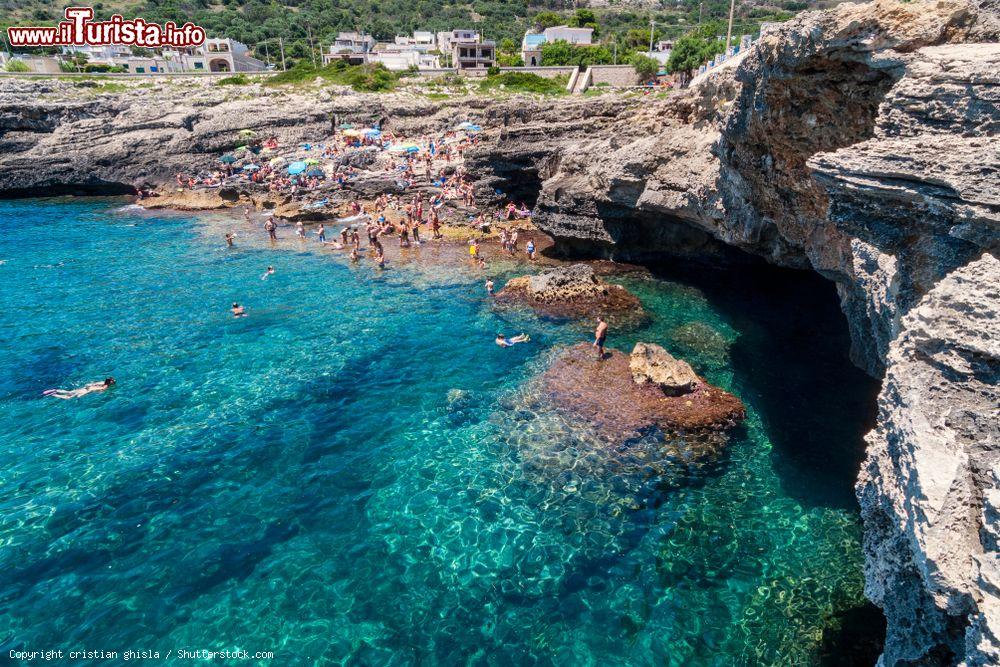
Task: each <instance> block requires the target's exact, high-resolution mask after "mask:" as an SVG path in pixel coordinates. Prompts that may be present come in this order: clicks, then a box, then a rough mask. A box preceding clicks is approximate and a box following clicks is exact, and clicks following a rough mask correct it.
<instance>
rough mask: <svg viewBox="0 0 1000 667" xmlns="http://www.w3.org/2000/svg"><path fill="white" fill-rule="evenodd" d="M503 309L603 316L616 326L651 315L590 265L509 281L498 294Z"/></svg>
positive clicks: (576, 316) (570, 316)
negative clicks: (526, 308) (600, 275)
mask: <svg viewBox="0 0 1000 667" xmlns="http://www.w3.org/2000/svg"><path fill="white" fill-rule="evenodd" d="M495 303H496V304H497V305H498V306H500V307H505V306H512V305H514V306H516V305H522V306H529V307H530V308H532V309H533V310H534V311H535V312H536V313H539V314H540V315H544V316H546V317H553V318H558V319H569V320H578V319H585V318H593V317H597V316H598V315H600V316H602V317H604V318H605V319H607V320H608V321H609V322H612V323H614V325H615V326H616V327H619V328H621V327H631V326H639V325H641V324H643V323H645V322H646V320H647V319H648V316H647V314H646V312H645V311H644V310H643V308H642V303H641V302H640V301H639V298H638V297H636V296H635V295H634V294H632V293H631V292H629V291H628V290H627V289H625V288H624V287H622V286H621V285H615V284H612V283H608V282H605V281H603V280H601V279H600V278H598V277H597V275H596V274H595V273H594V269H593V267H591V266H588V265H587V264H572V265H570V266H559V267H555V268H551V269H546V270H545V271H542V272H541V273H538V274H535V275H532V276H522V277H520V278H513V279H512V280H509V281H508V282H507V284H506V285H504V288H503V289H502V290H500V292H498V293H497V295H496V300H495Z"/></svg>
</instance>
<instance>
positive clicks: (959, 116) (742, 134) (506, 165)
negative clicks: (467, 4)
mask: <svg viewBox="0 0 1000 667" xmlns="http://www.w3.org/2000/svg"><path fill="white" fill-rule="evenodd" d="M997 12H998V8H997V6H996V3H995V0H981V2H979V3H975V2H969V1H966V0H940V1H938V2H899V1H889V0H878V1H877V2H874V3H870V4H867V5H841V6H839V7H837V8H836V9H833V10H830V11H827V12H820V13H809V14H805V15H801V16H800V17H799V18H797V19H795V20H793V21H790V22H789V23H787V24H785V25H784V26H783V27H782V28H781V30H780V31H778V32H776V33H774V34H771V35H769V36H767V37H766V38H764V39H763V40H761V41H760V42H759V43H758V44H757V45H756V46H755V47H754V49H753V50H752V52H750V53H748V54H747V56H746V57H745V58H744V59H743V61H742V62H741V63H740V64H739V66H737V67H734V68H728V69H726V70H725V71H723V72H720V73H719V74H718V75H715V76H709V77H705V78H704V81H703V82H702V83H701V84H700V85H699V86H697V87H696V88H694V89H692V90H690V91H686V92H683V93H680V94H671V95H665V96H662V97H661V96H656V95H650V96H644V97H629V96H601V97H594V98H573V99H540V98H526V97H510V98H499V99H488V98H480V97H453V98H450V99H447V100H444V101H432V100H430V99H428V98H427V97H425V96H421V95H412V94H394V95H382V96H361V95H356V94H353V93H350V92H347V91H344V90H342V89H336V88H328V87H327V88H315V89H311V90H293V92H286V91H284V90H282V89H273V88H266V87H262V86H259V85H253V86H242V87H236V88H227V87H221V86H216V85H214V84H212V83H211V82H206V81H203V80H192V81H190V82H185V83H176V82H172V81H157V82H153V83H146V84H129V85H128V89H127V90H125V91H115V92H111V91H107V90H103V89H102V88H101V87H100V86H98V85H95V84H92V83H84V82H76V83H71V82H64V81H55V80H45V81H31V82H26V81H24V80H18V79H10V78H2V79H0V196H20V195H43V194H49V193H58V192H84V193H88V192H89V193H95V192H97V193H113V192H125V191H129V190H131V189H132V188H133V187H134V186H135V185H146V184H156V183H159V182H164V181H169V180H170V179H171V178H172V177H173V175H174V174H175V173H176V172H178V171H191V170H194V169H197V168H204V167H209V166H212V165H214V164H215V159H216V158H217V157H218V155H219V153H221V152H223V151H226V150H229V149H231V148H233V147H234V146H236V145H237V143H239V139H238V135H237V131H238V130H240V129H246V128H249V129H255V130H258V131H259V132H261V133H267V134H270V133H272V132H273V133H276V134H278V136H279V138H280V139H281V140H282V141H283V142H286V143H287V142H301V141H317V140H322V138H323V137H325V136H326V134H327V132H328V130H329V128H330V124H331V122H354V123H368V122H371V121H374V120H379V119H383V120H385V121H386V122H387V124H388V126H389V127H390V128H395V129H398V130H401V131H403V132H405V133H407V134H419V133H422V132H424V131H428V130H431V129H435V130H437V129H441V128H444V127H448V126H450V125H452V124H454V123H455V122H456V121H458V120H466V119H468V120H472V121H474V122H477V123H479V124H481V125H483V126H484V127H485V129H486V131H485V132H484V141H483V142H482V144H481V145H480V146H479V147H477V148H476V149H473V150H471V151H470V152H469V153H468V154H467V156H466V157H467V159H466V162H467V166H468V168H469V170H470V172H471V173H472V174H474V175H475V176H476V177H477V178H478V179H479V182H478V194H479V196H480V198H481V199H482V200H484V201H488V200H490V199H499V198H500V197H513V198H514V199H516V200H524V201H526V202H527V203H528V204H529V205H535V206H536V216H535V217H536V221H537V222H538V224H539V225H540V226H542V227H543V229H545V230H546V231H547V232H549V233H550V234H551V235H552V236H553V237H554V238H555V239H556V243H557V245H556V248H557V249H558V250H561V251H562V252H563V253H565V254H577V255H580V254H585V255H589V256H603V257H611V258H616V259H632V260H647V259H649V260H655V259H658V258H662V257H667V256H671V255H685V256H688V257H694V258H699V259H702V260H705V259H708V260H709V261H712V262H734V263H735V265H738V263H739V262H740V261H745V257H747V256H749V255H756V256H758V257H762V258H764V259H766V260H767V261H770V262H773V263H776V264H781V265H784V266H790V267H797V268H802V269H811V270H814V271H817V272H819V273H821V274H822V275H824V276H826V277H827V278H829V279H830V280H832V281H834V282H835V283H836V285H837V288H838V291H839V294H840V297H841V303H842V308H843V311H844V314H845V317H846V319H847V321H848V323H849V326H850V328H851V332H852V338H853V351H852V352H853V356H854V359H855V360H856V362H857V363H858V364H859V365H861V366H862V367H864V368H866V369H868V371H869V372H870V373H872V374H873V375H876V376H882V375H883V374H884V377H885V384H884V388H883V391H882V394H881V396H880V399H879V408H880V419H879V424H878V428H877V429H876V430H875V431H874V432H873V433H872V434H871V435H870V437H869V443H870V448H869V456H868V460H867V461H866V463H865V466H864V468H863V470H862V474H861V478H860V481H859V484H858V497H859V499H860V501H861V506H862V514H863V517H864V519H865V526H866V538H865V549H866V553H867V568H866V575H867V582H868V595H869V596H870V597H871V599H872V600H873V601H875V602H876V603H877V604H879V605H880V606H881V607H882V608H883V610H884V611H885V614H886V618H887V620H888V628H889V629H888V638H887V643H886V647H885V654H884V656H883V663H884V664H885V665H907V664H959V663H963V664H969V665H979V664H995V663H996V662H997V661H998V659H1000V658H998V656H1000V640H998V637H1000V573H998V571H997V568H998V565H997V563H998V559H1000V553H998V548H997V546H998V545H997V540H998V536H1000V514H998V510H997V506H998V503H1000V491H998V476H1000V455H998V454H997V450H998V448H1000V438H998V432H997V423H998V415H997V412H996V409H997V404H998V400H997V399H998V396H997V389H996V387H997V378H998V377H1000V350H998V346H1000V342H998V341H1000V327H998V324H997V313H998V312H1000V294H998V291H997V290H998V288H997V285H998V284H1000V269H998V262H997V260H996V259H995V258H996V257H997V256H998V255H1000V148H998V146H1000V143H998V141H997V139H996V135H997V132H998V129H1000V44H998V43H997V41H998V35H1000V17H998V14H997ZM498 191H499V192H500V193H502V194H497V192H498Z"/></svg>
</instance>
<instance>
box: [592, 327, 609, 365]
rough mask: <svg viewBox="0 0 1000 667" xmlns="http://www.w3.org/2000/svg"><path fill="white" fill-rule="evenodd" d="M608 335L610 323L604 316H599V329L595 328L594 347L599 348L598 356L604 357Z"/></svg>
mask: <svg viewBox="0 0 1000 667" xmlns="http://www.w3.org/2000/svg"><path fill="white" fill-rule="evenodd" d="M607 337H608V323H607V322H605V321H604V318H603V317H598V318H597V329H595V330H594V347H596V348H597V358H598V359H602V360H603V359H604V341H605V339H607Z"/></svg>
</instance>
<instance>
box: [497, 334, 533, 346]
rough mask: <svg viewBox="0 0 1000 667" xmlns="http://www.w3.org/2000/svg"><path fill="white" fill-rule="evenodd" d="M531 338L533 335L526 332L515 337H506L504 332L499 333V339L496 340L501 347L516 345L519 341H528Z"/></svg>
mask: <svg viewBox="0 0 1000 667" xmlns="http://www.w3.org/2000/svg"><path fill="white" fill-rule="evenodd" d="M530 340H531V337H530V336H528V334H525V333H523V334H520V335H517V336H514V337H513V338H505V337H504V335H503V334H502V333H498V334H497V339H496V340H495V341H494V342H495V343H496V344H497V345H499V346H500V347H514V346H515V345H517V344H518V343H527V342H528V341H530Z"/></svg>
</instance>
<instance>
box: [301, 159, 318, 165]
mask: <svg viewBox="0 0 1000 667" xmlns="http://www.w3.org/2000/svg"><path fill="white" fill-rule="evenodd" d="M303 162H305V163H306V164H308V165H314V164H319V160H317V159H316V158H314V157H311V158H307V159H305V160H303Z"/></svg>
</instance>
